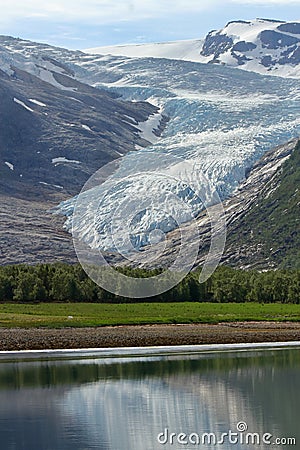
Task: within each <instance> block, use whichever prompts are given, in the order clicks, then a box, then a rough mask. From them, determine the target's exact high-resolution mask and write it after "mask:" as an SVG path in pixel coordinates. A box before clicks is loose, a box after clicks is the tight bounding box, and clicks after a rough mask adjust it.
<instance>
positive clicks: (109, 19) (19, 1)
mask: <svg viewBox="0 0 300 450" xmlns="http://www.w3.org/2000/svg"><path fill="white" fill-rule="evenodd" d="M234 4H235V5H238V4H240V5H247V4H248V5H249V4H250V5H254V4H255V5H260V6H272V5H284V6H287V7H288V6H292V5H300V0H227V1H226V0H225V1H224V0H223V1H222V0H51V1H49V2H41V0H11V1H9V2H8V1H7V0H0V8H1V16H0V24H7V25H9V24H12V23H13V22H14V21H16V20H24V19H28V18H36V19H39V18H40V19H48V20H52V21H57V22H58V21H59V22H63V23H70V22H72V21H77V20H80V21H82V22H86V23H97V24H99V25H101V24H105V23H113V22H114V23H116V22H122V21H128V20H139V19H140V20H141V19H146V18H156V17H160V16H161V17H164V16H165V15H166V14H167V15H170V14H176V13H178V14H180V13H183V14H184V13H191V14H192V13H197V12H201V11H209V10H211V11H213V10H214V9H215V8H216V7H220V8H223V9H224V8H226V5H227V6H229V5H234Z"/></svg>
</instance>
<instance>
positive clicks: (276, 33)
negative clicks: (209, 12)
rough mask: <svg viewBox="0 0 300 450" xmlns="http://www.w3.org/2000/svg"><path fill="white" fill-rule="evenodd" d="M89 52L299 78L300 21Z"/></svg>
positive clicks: (234, 26)
mask: <svg viewBox="0 0 300 450" xmlns="http://www.w3.org/2000/svg"><path fill="white" fill-rule="evenodd" d="M87 52H88V53H96V54H103V55H107V54H111V55H124V56H129V57H153V58H169V59H179V60H186V61H195V62H201V63H209V64H223V65H226V66H229V67H236V68H239V69H244V70H249V71H253V72H258V73H261V74H266V75H268V74H269V75H278V76H283V77H292V78H299V77H300V22H281V21H275V20H268V19H255V20H250V21H241V20H238V21H232V22H229V23H228V24H227V25H226V26H225V27H224V28H223V29H221V30H214V31H211V32H210V33H208V35H207V36H206V38H205V39H202V40H201V39H199V40H188V41H177V42H165V43H155V44H140V45H134V44H132V45H119V46H110V47H98V48H92V49H88V50H87Z"/></svg>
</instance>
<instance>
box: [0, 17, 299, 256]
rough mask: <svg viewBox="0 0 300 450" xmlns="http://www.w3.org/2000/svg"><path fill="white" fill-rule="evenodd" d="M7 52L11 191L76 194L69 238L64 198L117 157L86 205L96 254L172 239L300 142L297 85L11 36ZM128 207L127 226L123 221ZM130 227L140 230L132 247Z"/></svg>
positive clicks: (6, 160)
mask: <svg viewBox="0 0 300 450" xmlns="http://www.w3.org/2000/svg"><path fill="white" fill-rule="evenodd" d="M279 25H280V24H278V23H277V24H276V26H279ZM274 26H275V25H274ZM0 43H1V47H0V61H1V55H2V60H3V63H1V64H3V68H4V69H5V70H4V71H2V72H1V79H0V88H1V86H2V90H3V92H4V93H5V95H4V96H3V98H4V99H5V103H3V108H2V110H1V107H0V113H1V114H2V118H3V120H2V121H0V123H1V122H2V124H3V129H2V132H1V136H2V139H3V144H2V147H1V161H2V164H1V185H2V187H3V189H6V192H7V191H9V189H10V186H11V185H10V183H11V181H12V180H13V179H14V177H16V179H18V181H19V182H20V178H21V179H22V183H21V187H22V189H23V191H24V195H27V194H28V189H29V184H30V183H31V186H33V190H35V192H39V189H37V187H38V188H40V189H41V188H42V187H43V186H46V187H49V186H48V185H49V184H50V185H51V189H55V190H56V192H57V191H59V189H61V187H63V188H65V187H66V186H67V187H68V190H67V191H64V193H63V195H62V197H61V198H64V200H65V201H64V202H63V203H61V204H60V207H59V208H58V209H59V211H60V212H61V213H63V214H65V215H67V216H68V223H67V226H68V227H69V229H70V228H71V226H72V215H73V212H74V206H75V204H76V197H75V198H72V199H66V197H67V196H66V194H67V192H71V193H72V195H73V194H75V193H78V192H79V190H80V188H79V186H80V187H81V186H82V185H83V183H84V182H85V180H86V179H87V178H88V176H89V175H91V174H92V173H93V172H95V171H96V170H97V169H98V168H99V167H100V166H102V165H104V164H106V163H107V162H108V161H111V160H113V159H115V158H118V157H120V159H119V161H118V165H117V167H116V170H115V171H114V172H113V173H111V174H110V175H111V176H110V178H109V180H108V181H107V182H104V183H103V184H102V185H101V186H97V188H96V191H94V192H96V193H97V198H98V200H99V201H98V202H96V203H93V202H91V203H90V204H87V209H86V213H85V215H84V217H83V218H82V219H83V221H82V222H81V223H77V232H78V233H79V234H80V235H81V237H82V238H83V239H84V240H85V242H87V243H88V244H89V245H91V246H92V247H99V248H101V249H102V250H108V251H111V250H115V249H116V247H117V248H118V249H121V250H122V251H123V250H125V251H126V250H127V247H126V246H127V245H133V246H134V247H135V248H137V249H142V250H143V249H144V246H145V244H148V243H149V242H151V241H152V238H153V235H152V232H153V231H158V232H163V233H164V232H170V231H172V230H173V229H174V228H176V227H177V226H178V224H181V223H185V222H186V221H188V220H192V219H193V218H194V217H196V216H197V214H199V212H200V211H201V209H202V208H203V197H204V200H205V203H208V204H210V203H213V202H214V201H215V196H214V193H215V191H217V193H218V195H219V197H220V198H221V199H222V200H223V199H225V198H227V197H228V196H229V195H230V194H232V193H233V192H234V190H235V189H236V188H237V187H238V186H239V184H240V183H241V182H242V181H243V180H244V178H245V174H246V173H247V171H248V169H249V167H251V166H252V165H253V164H254V163H255V162H256V161H257V160H258V159H259V158H260V157H261V156H262V155H263V154H264V153H265V152H266V151H268V150H270V149H271V148H273V147H274V146H276V145H279V144H283V143H285V142H286V141H288V140H289V139H292V138H295V137H297V136H299V134H300V118H299V111H300V82H299V80H297V79H291V78H289V79H287V78H283V77H267V76H262V75H260V74H257V73H253V72H249V71H238V70H236V69H235V68H232V67H224V65H221V64H203V63H201V62H191V61H183V60H178V59H166V58H150V57H149V58H141V57H139V58H133V57H130V58H128V57H120V56H108V55H106V56H101V55H91V54H85V53H82V52H74V51H69V50H66V49H59V48H55V47H51V46H48V45H45V44H37V43H32V42H28V41H22V40H18V39H13V38H5V37H2V38H1V39H0ZM1 49H2V50H3V51H2V53H1ZM203 49H204V44H203V46H202V51H203ZM207 51H208V49H207ZM226 51H228V50H226ZM218 52H219V51H218ZM220 55H221V53H220V52H219V57H220ZM200 57H201V58H210V59H212V56H201V55H200ZM48 72H49V73H48ZM45 78H46V79H45ZM47 80H48V81H47ZM50 81H51V82H50ZM57 84H58V86H57ZM167 118H168V121H167ZM5 120H6V122H5ZM12 120H14V121H13V126H11V123H12V122H11V121H12ZM22 127H23V128H22ZM14 139H15V140H14ZM27 141H28V142H27ZM39 152H40V153H39ZM176 158H178V159H177V160H176ZM179 162H183V163H184V164H183V165H182V169H183V170H182V172H181V173H180V170H179V171H178V167H180V164H179ZM185 163H187V164H188V167H189V170H187V166H186V165H185ZM162 169H163V172H162ZM201 173H202V174H203V175H204V177H205V178H206V179H207V180H208V181H209V183H210V184H211V186H212V190H211V192H208V193H205V192H204V193H203V192H202V193H201V194H203V195H200V197H199V195H196V196H195V195H194V194H195V192H196V193H197V194H199V192H197V181H199V180H198V179H197V177H196V186H195V185H193V181H195V179H194V180H192V179H191V178H193V177H190V178H189V176H190V175H194V174H201ZM2 174H3V176H2ZM189 174H190V175H189ZM20 175H22V177H20ZM162 175H163V176H162ZM180 175H183V182H182V179H180ZM176 177H177V179H176ZM178 177H179V179H180V180H178ZM25 180H27V181H28V183H27V184H23V183H25ZM190 181H191V182H192V184H190ZM200 181H201V179H200ZM194 188H196V189H194ZM206 194H207V195H206ZM174 199H175V203H173V200H174ZM96 200H97V199H96ZM178 202H179V203H180V202H181V204H183V205H184V207H182V208H180V207H179V206H178V205H179V203H178ZM185 207H186V208H187V210H186V209H185ZM124 208H125V209H124ZM135 208H137V209H135ZM122 209H123V210H125V211H126V221H127V223H125V222H126V221H124V220H123V219H124V217H123V216H122V215H120V216H118V217H117V216H116V211H117V212H118V213H119V212H120V211H122ZM95 218H96V221H95V220H94V219H95ZM116 219H117V220H116ZM129 219H130V220H131V222H130V223H128V220H129ZM94 223H95V225H96V227H94ZM124 225H126V226H127V225H130V227H131V229H130V233H129V240H128V239H127V238H128V233H127V231H128V230H125V229H124ZM112 226H113V227H114V229H113V231H112ZM126 233H127V234H126ZM124 238H125V241H124ZM13 239H14V237H13V238H12V240H13ZM126 239H127V240H126Z"/></svg>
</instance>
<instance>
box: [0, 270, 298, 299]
mask: <svg viewBox="0 0 300 450" xmlns="http://www.w3.org/2000/svg"><path fill="white" fill-rule="evenodd" d="M119 270H121V271H122V272H123V273H125V274H128V275H131V276H134V277H145V276H152V275H155V274H156V273H157V272H159V271H147V270H144V269H129V268H123V269H119ZM198 277H199V271H198V272H197V271H196V272H191V273H190V274H189V275H188V276H187V277H186V278H184V280H183V281H181V283H179V284H178V285H177V286H176V287H174V288H173V289H171V290H170V291H168V292H165V293H164V294H161V295H159V296H157V297H151V298H145V299H140V300H137V299H129V298H124V297H118V296H116V295H114V294H111V293H109V292H107V291H105V290H104V289H102V288H101V287H99V286H97V285H96V284H95V283H94V282H93V281H92V280H91V279H90V278H89V277H88V276H87V275H86V273H85V272H84V270H83V269H82V268H81V266H80V265H79V264H78V265H67V264H62V263H57V264H41V265H37V266H28V265H14V266H2V267H0V301H1V302H20V303H21V302H91V303H94V302H98V303H124V302H127V303H128V302H141V301H153V302H176V301H178V302H185V301H189V302H190V301H195V302H207V301H209V302H222V303H224V302H239V303H240V302H259V303H271V302H282V303H296V304H299V303H300V270H276V271H267V272H259V271H245V270H236V269H232V268H230V267H225V266H220V267H219V268H218V269H217V270H216V272H215V273H214V274H213V276H212V277H211V278H210V279H209V280H207V281H206V282H205V283H203V284H199V282H198Z"/></svg>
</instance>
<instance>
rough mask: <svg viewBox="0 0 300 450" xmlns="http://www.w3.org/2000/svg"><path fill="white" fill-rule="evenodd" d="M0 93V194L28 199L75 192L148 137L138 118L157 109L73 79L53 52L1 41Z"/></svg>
mask: <svg viewBox="0 0 300 450" xmlns="http://www.w3.org/2000/svg"><path fill="white" fill-rule="evenodd" d="M15 55H16V56H15ZM0 95H1V103H0V188H1V193H8V192H9V194H10V195H12V194H13V193H14V192H15V193H16V194H18V195H22V194H23V193H24V192H26V194H25V198H28V196H33V197H38V196H39V192H40V191H43V192H45V191H46V190H47V191H49V192H52V193H57V194H61V193H62V194H63V195H67V194H68V195H70V194H75V193H77V192H78V189H79V188H80V187H81V186H82V184H83V183H84V182H85V181H86V180H87V178H88V177H89V176H90V175H91V174H92V173H93V172H94V171H95V169H96V168H99V167H101V166H102V165H104V164H106V163H107V162H109V161H112V160H114V159H116V158H119V157H120V155H124V154H126V153H127V152H128V151H131V150H133V149H135V146H136V145H138V146H145V145H147V144H149V142H148V141H147V140H146V139H145V138H144V137H143V135H142V132H141V130H139V129H138V124H139V123H140V122H141V123H143V122H146V121H147V119H148V118H149V116H151V115H155V114H157V113H158V108H156V107H154V106H152V105H150V104H147V103H146V102H136V103H132V102H126V101H123V100H120V99H118V98H117V97H118V96H117V95H116V94H113V93H108V92H107V91H104V90H100V89H95V88H93V87H92V86H89V85H87V84H84V83H81V82H79V81H77V80H76V79H75V78H74V74H73V72H72V71H71V69H70V68H67V67H66V66H64V65H63V64H62V63H61V62H57V61H55V60H53V58H50V57H46V55H43V54H40V56H39V58H37V56H31V57H30V58H28V57H27V58H26V57H24V56H23V57H22V58H21V56H20V54H19V53H18V52H17V49H16V48H15V49H14V51H12V50H10V51H9V49H8V48H6V47H3V46H0ZM128 116H130V117H132V118H133V120H134V121H135V122H134V123H132V124H131V123H130V122H129V121H128V118H127V117H128Z"/></svg>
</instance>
